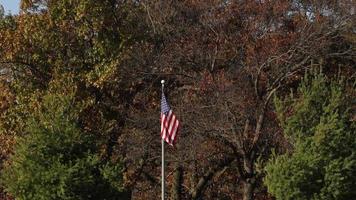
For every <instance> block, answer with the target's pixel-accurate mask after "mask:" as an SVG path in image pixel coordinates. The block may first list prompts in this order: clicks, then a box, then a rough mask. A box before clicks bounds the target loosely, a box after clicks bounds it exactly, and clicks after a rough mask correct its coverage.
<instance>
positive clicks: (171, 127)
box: [161, 92, 179, 146]
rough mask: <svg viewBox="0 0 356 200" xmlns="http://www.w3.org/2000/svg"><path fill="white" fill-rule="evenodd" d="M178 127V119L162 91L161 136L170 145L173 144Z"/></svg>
mask: <svg viewBox="0 0 356 200" xmlns="http://www.w3.org/2000/svg"><path fill="white" fill-rule="evenodd" d="M178 129H179V121H178V119H177V117H176V116H175V115H174V113H173V111H172V109H171V108H170V107H169V105H168V102H167V99H166V97H165V96H164V93H163V92H162V99H161V137H162V139H163V140H164V141H166V142H167V143H168V144H170V145H172V146H173V145H174V143H175V141H176V138H177V132H178Z"/></svg>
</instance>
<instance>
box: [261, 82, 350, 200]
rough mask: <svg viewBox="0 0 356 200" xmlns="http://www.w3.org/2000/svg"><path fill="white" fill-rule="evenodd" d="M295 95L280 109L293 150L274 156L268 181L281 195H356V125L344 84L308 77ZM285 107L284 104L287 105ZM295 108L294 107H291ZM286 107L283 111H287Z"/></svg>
mask: <svg viewBox="0 0 356 200" xmlns="http://www.w3.org/2000/svg"><path fill="white" fill-rule="evenodd" d="M298 93H300V94H298V95H300V96H299V97H298V98H296V99H289V100H286V102H288V101H289V103H290V105H288V110H289V112H292V114H288V116H283V114H286V113H285V110H287V108H285V107H284V108H281V107H283V106H281V104H283V103H281V102H280V101H279V102H278V103H277V104H278V105H279V106H278V107H279V108H280V113H281V116H283V117H282V118H284V119H282V127H283V130H284V132H285V134H287V135H288V137H290V139H291V141H293V144H294V150H293V151H292V152H289V153H287V154H285V155H282V156H277V158H274V159H272V161H271V162H270V163H269V164H268V165H267V167H266V170H267V176H266V177H265V182H266V184H267V186H268V191H269V192H271V193H272V194H273V195H275V196H276V197H277V199H296V200H303V199H315V200H317V199H318V200H319V199H320V200H322V199H329V200H332V199H335V200H346V199H353V198H354V197H355V196H356V191H355V190H354V188H355V187H356V135H355V133H356V129H355V128H356V123H355V122H354V121H351V117H352V113H351V112H350V111H351V110H350V105H351V103H352V99H350V96H349V95H347V92H346V91H345V86H344V85H343V84H342V83H339V82H330V81H327V80H326V77H325V76H324V75H317V76H316V77H312V78H311V77H306V78H305V79H304V80H303V82H302V85H301V86H300V87H299V90H298ZM284 106H285V105H284ZM290 110H292V111H290ZM283 111H284V112H283Z"/></svg>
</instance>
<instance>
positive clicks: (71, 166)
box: [2, 94, 125, 200]
mask: <svg viewBox="0 0 356 200" xmlns="http://www.w3.org/2000/svg"><path fill="white" fill-rule="evenodd" d="M73 102H74V101H73V95H68V94H66V95H63V94H48V95H45V96H44V97H43V101H42V103H41V105H40V106H39V108H38V110H37V111H34V114H33V116H30V117H29V120H28V121H27V125H26V132H27V134H26V136H24V137H23V138H21V139H19V142H18V144H17V146H16V148H15V153H14V155H13V156H11V158H10V161H9V163H8V165H7V167H6V168H5V169H4V171H3V173H2V180H3V181H2V184H3V185H4V186H5V190H6V192H8V193H10V194H11V195H13V196H14V197H15V198H16V199H19V200H60V199H61V200H80V199H82V200H87V199H95V200H100V199H125V198H124V196H123V195H124V188H123V184H122V182H123V180H122V178H123V177H122V166H121V164H120V162H118V163H113V162H111V161H108V162H103V161H102V160H101V159H100V156H99V155H98V148H97V146H98V144H97V142H96V140H95V138H94V137H93V136H91V135H90V134H86V133H85V132H83V131H82V130H81V129H80V128H79V127H78V114H77V113H79V110H78V109H79V106H76V105H75V104H74V103H73Z"/></svg>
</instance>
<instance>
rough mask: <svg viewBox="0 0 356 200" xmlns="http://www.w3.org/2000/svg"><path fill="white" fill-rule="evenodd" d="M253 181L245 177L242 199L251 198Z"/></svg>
mask: <svg viewBox="0 0 356 200" xmlns="http://www.w3.org/2000/svg"><path fill="white" fill-rule="evenodd" d="M254 187H255V186H254V183H253V181H251V180H250V179H247V180H246V181H244V182H243V196H242V199H243V200H253V199H254V196H253V190H254Z"/></svg>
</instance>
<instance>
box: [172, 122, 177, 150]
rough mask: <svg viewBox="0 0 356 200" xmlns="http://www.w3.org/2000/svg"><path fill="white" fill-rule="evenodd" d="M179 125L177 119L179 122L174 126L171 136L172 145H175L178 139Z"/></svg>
mask: <svg viewBox="0 0 356 200" xmlns="http://www.w3.org/2000/svg"><path fill="white" fill-rule="evenodd" d="M178 127H179V121H178V120H177V124H176V126H175V127H174V129H173V132H172V136H171V138H172V139H171V141H172V145H173V143H174V141H175V140H176V135H177V130H178Z"/></svg>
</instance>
